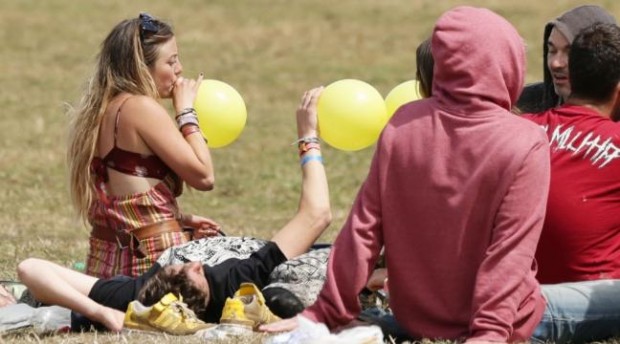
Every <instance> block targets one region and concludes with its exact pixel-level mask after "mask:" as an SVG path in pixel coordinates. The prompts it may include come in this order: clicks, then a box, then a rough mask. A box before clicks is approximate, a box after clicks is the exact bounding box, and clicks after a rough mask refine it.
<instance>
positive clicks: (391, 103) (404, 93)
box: [385, 80, 422, 118]
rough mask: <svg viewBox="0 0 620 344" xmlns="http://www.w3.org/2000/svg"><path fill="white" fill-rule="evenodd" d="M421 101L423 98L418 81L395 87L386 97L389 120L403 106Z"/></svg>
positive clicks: (406, 82)
mask: <svg viewBox="0 0 620 344" xmlns="http://www.w3.org/2000/svg"><path fill="white" fill-rule="evenodd" d="M419 99H422V96H421V95H420V92H419V91H418V81H417V80H409V81H405V82H403V83H402V84H400V85H398V86H396V87H394V88H393V89H392V90H391V91H390V93H388V95H387V96H386V97H385V107H386V108H387V115H388V118H391V117H392V116H393V115H394V113H395V112H396V110H398V108H399V107H401V106H402V105H404V104H406V103H409V102H412V101H414V100H419Z"/></svg>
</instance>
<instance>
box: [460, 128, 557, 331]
mask: <svg viewBox="0 0 620 344" xmlns="http://www.w3.org/2000/svg"><path fill="white" fill-rule="evenodd" d="M548 190H549V148H548V144H547V143H546V141H545V140H544V139H542V138H541V139H540V140H539V141H538V143H537V144H536V145H535V146H534V147H533V149H532V150H531V151H530V152H529V154H528V155H527V156H526V158H525V160H524V161H523V163H522V164H521V166H520V168H519V170H518V171H517V173H516V174H515V177H514V181H513V182H512V184H511V185H510V187H509V188H508V191H507V193H506V195H505V196H504V199H503V201H502V203H501V205H500V207H499V211H498V213H497V215H496V217H495V225H494V230H493V237H492V238H491V243H490V245H489V247H488V249H487V251H486V254H485V257H484V260H483V261H482V264H481V265H480V268H479V270H478V275H477V277H476V285H475V287H474V296H473V302H472V307H473V309H472V319H471V323H470V337H469V338H468V340H486V341H502V342H505V341H508V340H509V339H510V338H511V336H512V334H513V328H512V325H513V324H514V323H515V321H516V319H515V317H516V313H517V309H519V307H520V306H521V305H520V302H521V301H522V300H525V299H527V298H528V295H521V292H519V290H528V289H523V288H521V289H520V288H519V286H520V285H521V284H522V283H537V282H536V281H535V280H534V277H533V271H532V265H533V263H534V253H535V251H536V245H537V244H538V239H539V237H540V233H541V230H542V226H543V221H544V216H545V210H546V204H547V194H548Z"/></svg>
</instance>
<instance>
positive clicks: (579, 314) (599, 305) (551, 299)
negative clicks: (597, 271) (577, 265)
mask: <svg viewBox="0 0 620 344" xmlns="http://www.w3.org/2000/svg"><path fill="white" fill-rule="evenodd" d="M541 289H542V293H543V295H544V297H545V299H546V300H547V308H546V309H545V313H544V314H543V318H542V320H541V321H540V324H538V327H536V330H534V334H533V335H532V342H534V343H542V342H555V343H567V342H569V341H570V342H571V343H583V342H591V341H598V340H605V339H609V338H612V337H618V336H620V280H598V281H587V282H573V283H561V284H545V285H542V286H541Z"/></svg>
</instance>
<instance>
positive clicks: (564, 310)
mask: <svg viewBox="0 0 620 344" xmlns="http://www.w3.org/2000/svg"><path fill="white" fill-rule="evenodd" d="M541 288H542V293H543V295H544V297H545V299H546V300H547V308H546V309H545V313H544V314H543V317H542V319H541V321H540V323H539V324H538V326H537V327H536V329H535V330H534V334H533V335H532V338H531V341H532V342H533V343H544V342H553V343H568V342H571V343H584V342H591V341H599V340H605V339H609V338H613V337H620V280H598V281H587V282H574V283H561V284H547V285H542V286H541ZM360 319H362V320H365V321H368V322H371V323H374V324H376V325H378V326H380V327H381V329H382V330H383V332H384V335H385V336H386V338H387V336H388V335H389V336H392V337H394V338H397V340H409V339H410V338H409V337H408V335H407V332H406V331H404V330H403V329H402V328H401V327H400V326H399V325H398V323H397V322H396V319H395V318H394V316H393V315H392V314H391V313H388V312H385V311H383V310H379V309H367V310H365V311H363V312H362V314H360Z"/></svg>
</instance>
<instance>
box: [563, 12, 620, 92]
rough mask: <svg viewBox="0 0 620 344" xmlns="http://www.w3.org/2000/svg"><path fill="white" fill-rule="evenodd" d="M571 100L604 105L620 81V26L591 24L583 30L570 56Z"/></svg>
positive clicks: (573, 45)
mask: <svg viewBox="0 0 620 344" xmlns="http://www.w3.org/2000/svg"><path fill="white" fill-rule="evenodd" d="M569 61H570V62H569V64H568V68H569V77H570V83H571V97H575V98H579V99H586V100H592V101H599V102H605V101H607V100H609V99H610V97H611V95H612V93H613V91H614V89H615V88H616V86H617V85H618V82H620V27H618V26H617V25H615V24H600V23H599V24H594V25H592V26H590V27H587V28H585V29H583V30H582V31H581V32H580V33H579V34H578V35H577V36H576V37H575V40H574V41H573V44H572V46H571V49H570V53H569Z"/></svg>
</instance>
